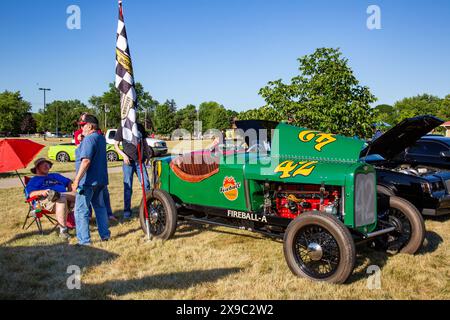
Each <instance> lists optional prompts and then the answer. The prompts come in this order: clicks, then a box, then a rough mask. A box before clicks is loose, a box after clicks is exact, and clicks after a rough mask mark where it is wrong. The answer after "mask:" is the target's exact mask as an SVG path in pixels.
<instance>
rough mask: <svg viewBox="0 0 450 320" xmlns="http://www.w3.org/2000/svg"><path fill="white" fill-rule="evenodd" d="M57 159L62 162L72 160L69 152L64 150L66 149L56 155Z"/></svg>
mask: <svg viewBox="0 0 450 320" xmlns="http://www.w3.org/2000/svg"><path fill="white" fill-rule="evenodd" d="M56 161H58V162H61V163H66V162H69V161H70V157H69V154H68V153H67V152H64V151H62V152H59V153H58V154H57V155H56Z"/></svg>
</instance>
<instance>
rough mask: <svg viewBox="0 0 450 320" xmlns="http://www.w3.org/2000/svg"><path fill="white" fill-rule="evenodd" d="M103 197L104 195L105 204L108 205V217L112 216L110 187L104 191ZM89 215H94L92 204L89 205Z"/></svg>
mask: <svg viewBox="0 0 450 320" xmlns="http://www.w3.org/2000/svg"><path fill="white" fill-rule="evenodd" d="M103 197H104V201H105V206H106V213H107V214H108V218H111V217H112V216H113V212H112V209H111V199H110V198H109V190H108V187H106V189H105V192H103ZM89 217H92V206H91V205H89Z"/></svg>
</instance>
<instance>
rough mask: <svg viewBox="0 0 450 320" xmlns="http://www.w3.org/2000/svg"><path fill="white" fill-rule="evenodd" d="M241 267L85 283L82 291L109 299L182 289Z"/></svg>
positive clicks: (213, 279)
mask: <svg viewBox="0 0 450 320" xmlns="http://www.w3.org/2000/svg"><path fill="white" fill-rule="evenodd" d="M240 271H241V269H240V268H220V269H211V270H192V271H188V272H175V273H168V274H158V275H152V276H147V277H143V278H139V279H131V280H113V281H107V282H104V283H101V284H94V285H91V284H83V285H82V287H81V291H82V292H85V290H86V293H87V295H88V296H89V298H92V299H109V298H110V297H111V295H115V296H122V295H126V294H129V293H136V292H143V291H148V290H182V289H188V288H190V287H194V286H196V285H199V284H202V283H207V282H215V281H217V280H219V279H221V278H225V277H227V276H229V275H232V274H235V273H238V272H240Z"/></svg>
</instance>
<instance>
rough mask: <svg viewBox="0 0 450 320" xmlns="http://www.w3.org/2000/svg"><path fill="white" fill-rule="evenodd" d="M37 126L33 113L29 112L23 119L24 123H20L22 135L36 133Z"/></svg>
mask: <svg viewBox="0 0 450 320" xmlns="http://www.w3.org/2000/svg"><path fill="white" fill-rule="evenodd" d="M36 129H37V124H36V120H35V119H34V117H33V114H32V113H31V112H28V113H26V114H25V116H24V118H23V119H22V122H21V123H20V131H21V132H22V133H27V134H31V133H36Z"/></svg>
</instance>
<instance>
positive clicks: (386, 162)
mask: <svg viewBox="0 0 450 320" xmlns="http://www.w3.org/2000/svg"><path fill="white" fill-rule="evenodd" d="M443 123H444V121H442V120H441V119H439V118H436V117H434V116H430V115H426V116H419V117H415V118H410V119H405V120H403V121H402V122H400V123H399V124H398V125H396V126H395V127H393V128H392V129H390V130H389V131H387V132H386V133H385V134H383V135H382V136H380V137H379V138H378V139H375V140H374V141H372V142H369V143H368V146H367V147H366V148H365V149H364V150H363V151H362V152H361V158H362V159H363V160H364V161H365V162H368V163H370V164H372V165H374V166H375V167H376V169H377V170H376V171H377V184H378V191H379V192H380V193H384V194H388V195H396V196H399V197H402V198H404V199H406V200H408V201H410V202H411V203H413V204H414V205H415V206H416V207H417V209H419V211H421V212H422V214H424V215H444V214H449V213H450V193H449V191H450V190H449V187H450V172H448V171H445V170H442V169H436V168H432V167H430V166H428V165H427V164H426V163H420V162H417V161H416V160H414V161H408V159H406V158H405V156H404V155H405V150H408V148H411V147H413V146H414V145H415V144H416V143H417V141H419V140H421V139H422V138H423V136H425V135H427V134H428V133H430V132H431V131H432V130H434V129H435V128H437V127H439V126H440V125H441V124H443Z"/></svg>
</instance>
